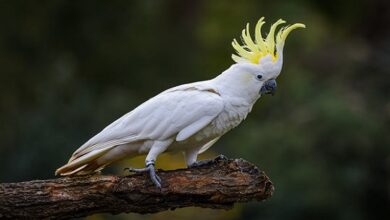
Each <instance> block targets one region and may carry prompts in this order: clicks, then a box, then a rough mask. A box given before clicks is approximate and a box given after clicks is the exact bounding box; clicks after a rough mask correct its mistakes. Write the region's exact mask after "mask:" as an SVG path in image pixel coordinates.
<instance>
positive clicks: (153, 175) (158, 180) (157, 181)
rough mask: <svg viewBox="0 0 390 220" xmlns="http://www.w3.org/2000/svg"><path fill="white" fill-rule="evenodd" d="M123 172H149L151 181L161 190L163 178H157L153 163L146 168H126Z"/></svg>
mask: <svg viewBox="0 0 390 220" xmlns="http://www.w3.org/2000/svg"><path fill="white" fill-rule="evenodd" d="M123 170H128V171H129V172H134V173H143V172H149V176H150V179H151V180H152V182H153V183H154V185H156V186H157V187H158V188H159V189H161V178H160V177H159V176H157V174H156V169H155V168H154V164H153V163H149V164H147V166H146V167H145V168H139V169H136V168H131V167H126V168H124V169H123Z"/></svg>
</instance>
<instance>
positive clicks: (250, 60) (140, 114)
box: [56, 18, 305, 188]
mask: <svg viewBox="0 0 390 220" xmlns="http://www.w3.org/2000/svg"><path fill="white" fill-rule="evenodd" d="M264 23H265V22H264V18H260V20H259V21H258V22H257V24H256V27H255V35H254V39H253V38H252V37H251V35H250V33H249V23H248V24H247V26H246V28H245V29H244V30H243V31H242V35H241V38H242V45H240V43H238V42H237V40H236V39H234V40H233V42H232V46H233V48H234V49H235V51H236V53H237V55H235V54H233V55H232V59H233V60H234V61H235V62H236V63H235V64H233V65H231V66H230V67H229V68H228V69H227V70H225V71H224V72H222V74H220V75H218V76H216V77H215V78H213V79H210V80H206V81H199V82H194V83H189V84H184V85H180V86H177V87H173V88H170V89H168V90H165V91H163V92H162V93H160V94H158V95H156V96H154V97H153V98H151V99H149V100H147V101H146V102H144V103H143V104H141V105H140V106H138V107H137V108H135V109H134V110H132V111H131V112H129V113H127V114H125V115H124V116H122V117H121V118H119V119H117V120H116V121H114V122H113V123H111V124H110V125H108V126H107V127H106V128H104V129H103V130H102V131H101V132H100V133H98V134H97V135H95V136H94V137H92V138H91V139H90V140H89V141H87V142H86V143H85V144H83V145H82V146H81V147H80V148H79V149H77V150H76V151H75V152H74V153H73V155H72V157H71V158H70V159H69V161H68V163H67V164H65V165H64V166H62V167H60V168H59V169H57V171H56V175H57V174H60V175H64V176H66V175H85V174H90V173H94V172H98V171H100V170H101V169H103V168H104V167H105V166H107V165H108V164H111V163H113V162H115V161H118V160H122V159H125V158H131V157H134V156H137V155H145V154H146V155H147V156H146V159H145V168H141V169H133V168H130V169H129V170H130V171H133V172H148V173H149V174H150V178H151V180H152V181H153V183H154V184H155V185H156V186H157V187H159V188H160V187H161V179H160V178H159V177H158V176H157V175H156V170H155V167H154V164H155V161H156V159H157V157H158V155H160V154H161V153H164V152H172V151H173V152H175V151H182V152H184V155H185V160H186V164H187V166H188V167H193V166H196V165H197V164H198V163H199V162H200V161H198V162H197V156H198V154H201V153H203V152H204V151H206V150H207V149H209V148H210V147H211V146H212V145H213V144H215V142H217V141H218V139H220V138H221V137H222V135H224V134H225V133H226V132H228V131H229V130H231V129H232V128H234V127H236V126H237V125H239V124H240V123H241V122H242V121H243V120H244V119H245V118H246V116H247V115H248V113H249V112H251V110H252V107H253V105H254V104H255V102H256V101H257V100H258V99H259V98H260V96H261V95H263V94H274V92H275V90H276V81H275V79H276V78H277V77H278V75H279V74H280V72H281V69H282V64H283V47H284V43H285V40H286V38H287V36H288V34H289V33H290V32H291V31H292V30H294V29H297V28H305V25H304V24H300V23H296V24H294V25H291V26H287V27H283V28H282V29H280V30H279V31H278V33H277V34H276V36H275V30H276V28H277V27H278V26H279V25H280V24H283V23H285V21H284V20H282V19H279V20H278V21H277V22H276V23H274V24H273V25H272V26H271V28H270V31H269V33H268V35H267V37H266V38H263V37H262V34H261V27H262V26H263V24H264Z"/></svg>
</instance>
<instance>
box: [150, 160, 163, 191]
mask: <svg viewBox="0 0 390 220" xmlns="http://www.w3.org/2000/svg"><path fill="white" fill-rule="evenodd" d="M148 169H149V175H150V179H152V182H153V183H154V185H156V186H157V188H159V189H161V183H160V182H161V179H160V177H159V176H157V174H156V170H155V169H154V166H153V165H149V166H148Z"/></svg>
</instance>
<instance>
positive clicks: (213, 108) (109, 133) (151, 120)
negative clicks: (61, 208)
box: [72, 83, 224, 159]
mask: <svg viewBox="0 0 390 220" xmlns="http://www.w3.org/2000/svg"><path fill="white" fill-rule="evenodd" d="M199 85H201V86H199ZM211 90H212V89H210V88H209V87H205V86H202V84H199V83H198V84H196V83H195V84H188V85H187V86H179V87H175V88H172V89H170V90H167V91H165V92H162V93H160V94H159V95H157V96H155V97H153V98H151V99H149V100H148V101H146V102H145V103H143V104H141V105H140V106H138V107H137V108H136V109H134V110H133V111H131V112H129V113H127V114H126V115H124V116H122V117H121V118H119V119H118V120H116V121H114V122H113V123H112V124H110V125H108V126H107V127H106V128H105V129H103V130H102V131H101V132H100V133H98V134H97V135H95V136H94V137H93V138H91V139H90V140H89V141H88V142H86V143H85V144H84V145H83V146H81V147H80V148H79V149H78V150H76V152H75V153H74V154H73V156H72V158H73V159H75V158H78V157H80V156H82V155H84V154H86V153H88V152H91V151H93V150H100V149H101V148H104V147H106V146H107V145H112V144H111V143H116V142H120V143H121V144H124V142H127V143H129V142H131V141H139V140H166V139H168V138H176V140H177V141H182V140H185V139H187V138H188V137H190V136H191V135H193V134H195V133H196V132H197V131H199V130H201V129H202V128H204V127H205V126H207V125H208V124H209V123H210V122H211V121H212V120H213V119H214V118H215V117H216V116H217V115H218V114H219V113H220V112H221V111H222V110H223V107H224V104H223V100H222V98H221V97H220V96H219V94H218V93H215V92H210V91H211ZM212 91H214V90H212ZM176 135H177V136H176Z"/></svg>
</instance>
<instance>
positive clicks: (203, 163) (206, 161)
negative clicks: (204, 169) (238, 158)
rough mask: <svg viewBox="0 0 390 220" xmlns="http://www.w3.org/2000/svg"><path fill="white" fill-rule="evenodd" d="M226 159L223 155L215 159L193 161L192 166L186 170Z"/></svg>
mask: <svg viewBox="0 0 390 220" xmlns="http://www.w3.org/2000/svg"><path fill="white" fill-rule="evenodd" d="M227 159H228V158H227V157H225V156H224V155H222V154H221V155H218V156H217V157H215V158H214V159H210V160H198V161H195V162H194V163H193V164H191V165H188V168H194V167H200V166H205V165H209V164H212V163H215V162H216V161H220V160H227Z"/></svg>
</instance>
